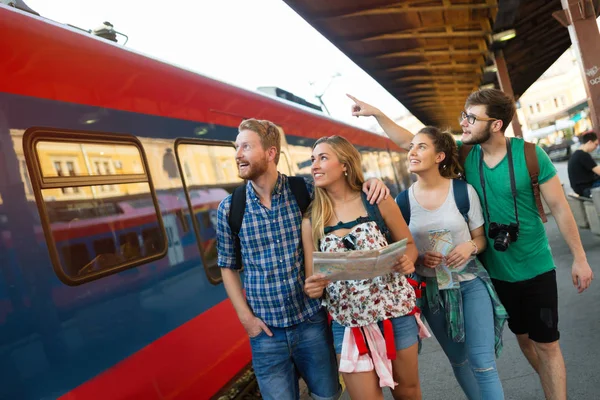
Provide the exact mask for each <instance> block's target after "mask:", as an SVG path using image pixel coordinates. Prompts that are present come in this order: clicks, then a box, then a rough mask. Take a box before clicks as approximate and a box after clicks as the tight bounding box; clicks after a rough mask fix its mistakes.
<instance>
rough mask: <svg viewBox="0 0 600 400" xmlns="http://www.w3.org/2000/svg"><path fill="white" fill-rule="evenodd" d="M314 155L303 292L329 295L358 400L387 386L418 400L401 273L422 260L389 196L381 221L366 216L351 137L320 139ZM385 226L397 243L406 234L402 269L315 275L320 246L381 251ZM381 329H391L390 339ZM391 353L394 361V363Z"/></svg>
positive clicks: (372, 397)
mask: <svg viewBox="0 0 600 400" xmlns="http://www.w3.org/2000/svg"><path fill="white" fill-rule="evenodd" d="M311 159H312V174H313V177H314V180H315V200H314V201H313V202H312V204H311V206H310V208H309V210H308V212H307V213H306V216H305V218H304V220H303V221H302V242H303V246H304V258H305V262H304V265H305V268H306V276H307V279H306V285H305V288H304V290H305V292H306V293H307V295H308V296H309V297H310V298H313V299H319V298H321V297H322V296H323V294H324V293H325V297H324V304H325V306H326V308H327V311H328V312H329V314H330V316H331V318H332V325H331V328H332V331H333V342H334V347H335V352H336V354H337V355H338V359H339V360H340V372H341V373H342V376H343V378H344V382H345V383H346V388H347V389H348V393H349V395H350V397H351V398H353V399H369V400H377V399H383V393H382V390H381V387H383V386H389V387H390V388H391V389H392V394H393V396H394V398H395V399H407V400H408V399H420V398H421V389H420V385H419V371H418V359H417V350H418V333H419V332H418V326H417V320H416V318H415V316H414V315H413V313H414V310H415V292H414V289H413V288H412V286H411V285H410V283H409V282H408V281H407V279H406V277H405V276H404V275H405V274H409V273H412V272H413V271H414V265H413V262H414V260H415V259H416V258H417V249H416V247H415V245H414V243H413V240H412V237H411V235H410V232H409V230H408V228H407V226H406V224H405V223H404V220H403V219H402V215H401V214H400V210H399V209H398V206H397V205H396V204H395V203H394V201H393V200H392V199H391V198H389V199H387V200H384V201H382V202H381V203H380V204H379V210H380V214H381V217H382V218H383V221H375V220H372V219H371V217H370V215H374V214H375V213H373V212H371V213H369V210H368V209H367V203H366V199H364V198H363V197H364V196H363V195H362V193H361V187H362V186H363V182H364V178H363V174H362V168H361V161H360V154H359V153H358V150H356V148H355V147H354V146H353V145H352V144H351V143H350V142H348V141H347V140H346V139H344V138H343V137H341V136H330V137H323V138H321V139H319V140H317V142H316V143H315V145H314V147H313V154H312V157H311ZM381 225H385V226H381ZM387 228H389V231H390V233H391V235H390V236H391V240H393V241H394V242H395V241H399V240H401V239H403V238H408V241H407V245H406V253H405V254H404V255H403V256H402V258H401V259H400V260H399V263H398V265H397V268H396V269H395V270H396V271H397V272H391V273H388V274H386V275H384V276H378V277H376V278H372V279H364V280H342V281H335V282H329V281H328V280H327V279H326V277H325V275H323V274H313V258H312V256H313V252H314V251H316V249H318V250H319V251H321V252H342V253H344V252H348V251H352V250H373V249H379V248H382V247H385V246H387V245H388V241H387V239H386V237H385V234H384V233H383V232H386V230H387ZM386 325H387V326H388V328H386ZM382 331H387V332H389V334H387V333H386V335H385V339H384V338H383V336H382ZM392 331H393V334H392ZM362 341H365V342H366V345H368V348H369V350H370V352H369V355H370V357H369V355H366V354H365V355H364V357H363V358H362V359H361V358H360V357H358V353H359V352H360V353H362V352H361V351H360V347H361V345H360V343H361V342H362ZM394 344H395V350H394ZM390 345H391V346H392V349H391V350H390V349H389V346H390ZM357 349H358V350H357ZM364 352H365V353H366V352H367V351H366V349H365V350H364ZM390 352H391V354H390ZM390 357H391V358H395V359H394V360H392V361H390ZM396 383H397V384H398V385H397V386H396Z"/></svg>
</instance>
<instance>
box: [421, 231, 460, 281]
mask: <svg viewBox="0 0 600 400" xmlns="http://www.w3.org/2000/svg"><path fill="white" fill-rule="evenodd" d="M429 248H430V249H431V251H435V252H437V253H441V254H442V255H443V256H444V257H446V256H447V255H448V254H450V252H451V251H452V249H453V248H454V246H453V245H452V234H451V233H450V231H449V230H448V229H437V230H431V231H429ZM435 277H436V279H437V283H438V288H439V290H445V289H457V288H459V287H460V282H459V281H458V279H457V277H458V273H457V271H455V270H450V268H448V266H447V265H446V262H445V261H442V263H441V264H440V265H438V266H437V267H435Z"/></svg>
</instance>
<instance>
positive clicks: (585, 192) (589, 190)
mask: <svg viewBox="0 0 600 400" xmlns="http://www.w3.org/2000/svg"><path fill="white" fill-rule="evenodd" d="M597 187H600V179H598V180H597V181H595V182H594V183H592V186H590V187H589V188H585V189H583V195H584V196H585V197H592V189H593V188H597Z"/></svg>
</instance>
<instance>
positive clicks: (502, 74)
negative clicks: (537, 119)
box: [494, 50, 523, 138]
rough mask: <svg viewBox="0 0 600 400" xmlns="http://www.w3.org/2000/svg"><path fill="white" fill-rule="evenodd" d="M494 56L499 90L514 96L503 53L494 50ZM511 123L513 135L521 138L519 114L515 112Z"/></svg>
mask: <svg viewBox="0 0 600 400" xmlns="http://www.w3.org/2000/svg"><path fill="white" fill-rule="evenodd" d="M494 58H495V62H496V69H497V71H496V76H497V77H498V82H499V83H500V90H502V91H503V92H504V93H506V94H507V95H509V96H511V97H515V94H514V92H513V88H512V84H511V83H510V76H509V75H508V67H507V66H506V60H504V53H502V50H498V51H496V53H495V57H494ZM511 123H512V127H513V132H514V133H515V137H518V138H522V137H523V131H522V130H521V123H520V122H519V116H518V115H517V113H516V112H515V115H514V116H513V119H512V121H511Z"/></svg>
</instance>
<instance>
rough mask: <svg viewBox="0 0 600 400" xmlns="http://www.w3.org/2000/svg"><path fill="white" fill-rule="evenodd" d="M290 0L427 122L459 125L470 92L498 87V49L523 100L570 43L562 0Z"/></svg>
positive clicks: (293, 6)
mask: <svg viewBox="0 0 600 400" xmlns="http://www.w3.org/2000/svg"><path fill="white" fill-rule="evenodd" d="M284 1H285V2H286V3H287V4H288V5H289V6H290V7H292V9H294V10H295V11H296V12H297V13H298V14H299V15H300V16H302V17H303V18H304V19H305V20H306V21H308V22H309V23H310V24H311V25H312V26H314V27H315V28H316V29H317V30H318V31H319V32H320V33H321V34H323V35H324V36H325V37H326V38H327V39H329V40H330V41H331V42H332V43H333V44H334V45H336V46H337V47H338V48H339V49H340V50H341V51H342V52H343V53H345V54H346V55H347V56H348V57H350V58H351V59H352V60H353V61H354V62H355V63H356V64H358V65H359V66H360V67H361V68H362V69H363V70H365V71H366V72H367V73H368V74H369V75H371V76H372V77H373V78H374V79H375V80H377V81H378V82H379V83H380V84H381V85H382V86H383V87H384V88H385V89H387V90H388V91H389V92H390V93H391V94H392V95H393V96H394V97H396V98H397V99H398V100H399V101H400V102H401V103H402V104H403V105H404V106H405V107H406V108H408V110H409V111H410V112H411V113H412V114H413V115H415V116H416V117H417V118H418V119H420V120H421V121H422V122H423V123H424V124H431V125H436V126H440V127H443V128H447V127H450V128H452V129H453V130H460V127H459V124H458V118H457V117H458V115H459V114H460V111H461V110H462V109H463V106H464V102H465V99H466V98H467V96H468V95H469V93H471V92H472V91H473V90H476V89H477V88H479V87H480V86H482V85H486V84H490V83H495V86H496V87H497V88H498V87H499V85H498V83H497V80H496V79H497V78H496V73H495V71H493V68H487V69H486V67H490V66H493V65H494V61H493V53H494V51H495V50H502V51H503V53H504V57H505V60H506V64H507V67H508V73H509V75H510V78H511V82H512V86H513V91H514V94H515V97H516V98H517V99H518V97H519V96H520V95H521V94H523V92H525V90H527V88H529V86H531V84H532V83H533V82H535V81H536V80H537V79H538V78H539V77H540V76H541V75H542V74H543V73H544V72H545V71H546V69H548V68H549V67H550V66H551V65H552V63H554V61H556V60H557V59H558V57H559V56H560V55H561V54H562V53H564V52H565V51H566V50H567V49H568V48H569V46H570V45H571V40H570V37H569V33H568V30H567V29H566V28H565V27H563V26H562V25H561V24H560V23H559V22H558V21H557V20H556V19H555V18H553V16H552V13H553V12H555V11H560V10H562V5H561V1H560V0H501V1H497V0H405V1H394V0H354V1H352V2H348V1H346V0H327V1H323V0H284ZM593 2H594V3H595V5H596V8H595V9H596V13H597V12H598V8H599V7H597V5H598V1H597V0H594V1H593ZM508 29H514V30H515V31H516V37H515V38H514V39H512V40H509V41H504V42H495V41H494V40H493V39H492V38H493V35H494V34H496V33H500V32H503V31H505V30H508ZM364 100H365V101H369V99H364Z"/></svg>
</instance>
